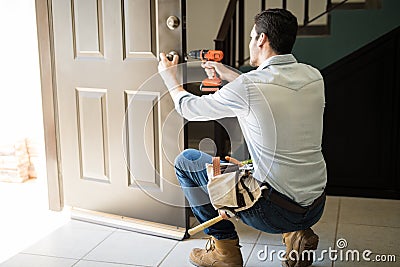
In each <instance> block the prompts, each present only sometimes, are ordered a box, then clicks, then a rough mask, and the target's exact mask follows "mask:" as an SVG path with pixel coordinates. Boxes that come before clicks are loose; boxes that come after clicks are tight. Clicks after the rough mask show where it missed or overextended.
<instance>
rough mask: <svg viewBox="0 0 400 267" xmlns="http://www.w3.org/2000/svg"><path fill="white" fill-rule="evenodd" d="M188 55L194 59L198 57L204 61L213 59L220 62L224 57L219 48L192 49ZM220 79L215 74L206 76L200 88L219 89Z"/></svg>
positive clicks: (202, 89)
mask: <svg viewBox="0 0 400 267" xmlns="http://www.w3.org/2000/svg"><path fill="white" fill-rule="evenodd" d="M189 57H191V58H194V59H200V60H201V61H203V62H206V61H215V62H221V60H222V59H223V58H224V53H223V52H222V51H220V50H206V49H201V50H193V51H190V52H189ZM221 84H222V81H221V79H220V78H219V77H217V75H216V74H214V76H213V77H212V78H211V79H210V78H206V79H204V80H203V82H202V83H201V85H200V90H201V91H205V92H215V91H217V90H218V89H220V88H221V87H222V86H221Z"/></svg>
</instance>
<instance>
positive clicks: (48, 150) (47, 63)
mask: <svg viewBox="0 0 400 267" xmlns="http://www.w3.org/2000/svg"><path fill="white" fill-rule="evenodd" d="M35 10H36V25H37V38H38V50H39V66H40V81H41V93H42V112H43V127H44V143H45V157H46V174H47V189H48V199H49V209H50V210H52V211H61V210H62V209H63V207H64V201H63V191H62V180H61V175H60V172H59V170H60V169H61V168H60V161H59V154H58V151H59V149H58V148H59V140H58V134H57V133H58V122H57V114H58V113H57V102H56V99H57V98H56V82H55V81H56V80H55V65H54V42H53V36H54V35H53V25H52V9H51V0H35Z"/></svg>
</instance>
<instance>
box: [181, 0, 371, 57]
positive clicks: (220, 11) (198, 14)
mask: <svg viewBox="0 0 400 267" xmlns="http://www.w3.org/2000/svg"><path fill="white" fill-rule="evenodd" d="M341 1H342V0H334V1H333V3H339V2H341ZM228 2H229V1H228V0H217V1H216V0H202V1H199V0H187V37H188V38H187V43H188V51H190V50H194V49H201V48H214V47H215V46H214V39H215V38H216V37H217V33H218V30H219V27H220V25H221V22H222V19H223V16H224V14H225V10H226V7H227V5H228ZM348 2H349V3H350V2H351V3H359V2H365V0H349V1H348ZM266 5H267V8H277V7H281V6H282V0H266ZM287 5H288V9H289V10H290V11H291V12H293V14H294V15H295V16H296V17H297V18H298V22H299V24H302V21H303V14H304V3H303V1H299V0H288V2H287ZM325 8H326V1H324V0H310V12H309V16H310V19H312V18H314V17H315V16H317V15H319V14H321V13H322V12H324V11H325ZM260 11H261V1H260V0H251V1H250V0H247V1H245V29H244V30H245V57H247V56H248V55H249V51H248V46H247V43H248V40H249V36H250V31H251V28H252V27H253V17H254V15H256V14H257V13H258V12H260ZM326 22H327V17H326V16H324V17H322V18H320V19H318V20H316V21H315V22H313V23H312V24H313V25H321V24H322V25H323V24H325V23H326Z"/></svg>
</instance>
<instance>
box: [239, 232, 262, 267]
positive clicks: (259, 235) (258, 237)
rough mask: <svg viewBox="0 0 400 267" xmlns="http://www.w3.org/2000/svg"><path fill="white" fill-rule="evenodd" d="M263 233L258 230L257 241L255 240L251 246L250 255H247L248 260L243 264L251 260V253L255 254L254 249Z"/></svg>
mask: <svg viewBox="0 0 400 267" xmlns="http://www.w3.org/2000/svg"><path fill="white" fill-rule="evenodd" d="M261 233H262V232H261V231H258V235H257V238H256V241H255V243H254V244H253V247H252V248H251V250H250V253H249V257H247V260H246V262H245V263H244V264H243V266H246V265H247V263H248V262H249V260H250V257H251V255H252V254H253V251H254V249H255V247H256V246H257V243H258V240H259V239H260V238H261Z"/></svg>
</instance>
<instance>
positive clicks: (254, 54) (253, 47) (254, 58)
mask: <svg viewBox="0 0 400 267" xmlns="http://www.w3.org/2000/svg"><path fill="white" fill-rule="evenodd" d="M255 27H256V26H255V25H254V26H253V29H252V30H251V33H250V38H251V39H250V43H249V51H250V66H253V67H257V66H258V53H259V51H258V50H259V49H258V46H257V32H256V30H255Z"/></svg>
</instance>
